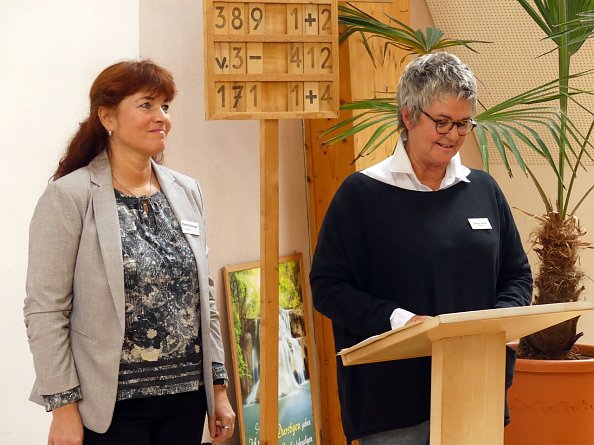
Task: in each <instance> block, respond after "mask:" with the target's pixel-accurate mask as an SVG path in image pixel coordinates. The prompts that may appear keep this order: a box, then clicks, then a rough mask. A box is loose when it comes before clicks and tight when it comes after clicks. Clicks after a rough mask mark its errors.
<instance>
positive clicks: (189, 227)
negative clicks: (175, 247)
mask: <svg viewBox="0 0 594 445" xmlns="http://www.w3.org/2000/svg"><path fill="white" fill-rule="evenodd" d="M180 223H181V229H182V232H184V233H187V234H189V235H200V226H199V225H198V223H197V222H194V221H188V220H186V219H182V220H181V221H180Z"/></svg>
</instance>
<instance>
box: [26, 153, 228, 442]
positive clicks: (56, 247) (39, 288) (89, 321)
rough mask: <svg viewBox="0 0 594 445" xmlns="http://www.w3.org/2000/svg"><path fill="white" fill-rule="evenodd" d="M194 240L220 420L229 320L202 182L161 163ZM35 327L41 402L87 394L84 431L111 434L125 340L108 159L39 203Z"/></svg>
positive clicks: (32, 253) (208, 379)
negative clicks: (219, 296)
mask: <svg viewBox="0 0 594 445" xmlns="http://www.w3.org/2000/svg"><path fill="white" fill-rule="evenodd" d="M153 168H154V171H155V173H156V175H157V178H158V179H159V183H160V184H161V189H162V191H163V193H164V194H165V196H166V197H167V199H168V201H169V204H170V205H171V208H172V209H173V212H174V214H175V216H176V217H177V219H178V221H181V220H187V221H193V222H197V223H198V224H199V227H200V234H199V235H190V234H186V239H187V240H188V243H189V244H190V247H191V249H192V251H193V252H194V256H195V257H196V264H197V267H198V276H199V279H200V321H201V334H202V354H203V376H204V380H205V388H206V398H207V402H208V414H209V416H212V415H214V390H213V382H212V362H213V361H215V362H219V363H224V352H223V342H222V338H221V329H220V324H219V314H218V311H217V308H216V305H215V300H214V287H213V282H212V280H211V279H210V277H209V273H208V249H207V247H206V242H205V228H204V212H203V207H202V193H201V191H200V187H199V185H198V183H197V182H196V181H195V180H193V179H191V178H189V177H187V176H184V175H182V174H179V173H176V172H174V171H172V170H169V169H168V168H166V167H163V166H160V165H157V164H155V163H153ZM26 290H27V297H26V298H25V307H24V315H25V324H26V326H27V336H28V338H29V345H30V349H31V352H32V354H33V361H34V365H35V373H36V380H35V384H34V387H33V391H32V393H31V400H32V401H34V402H36V403H40V404H42V403H43V399H42V397H41V396H42V395H50V394H57V393H60V392H63V391H66V390H68V389H71V388H74V387H76V386H78V385H80V386H81V389H82V394H83V400H82V401H80V402H79V405H78V407H79V410H80V414H81V416H82V420H83V423H84V425H85V426H86V427H87V428H89V429H91V430H93V431H96V432H99V433H103V432H105V431H106V430H107V428H108V427H109V425H110V423H111V418H112V415H113V410H114V405H115V402H116V390H117V385H118V370H119V365H120V354H121V351H122V343H123V340H124V326H125V323H124V268H123V263H122V246H121V239H120V227H119V220H118V213H117V206H116V201H115V196H114V192H113V187H112V179H111V166H110V164H109V158H108V157H107V152H106V151H103V152H102V153H101V154H99V155H98V156H97V157H95V159H93V160H92V161H91V163H90V164H89V165H88V166H87V167H83V168H81V169H78V170H76V171H75V172H72V173H71V174H69V175H66V176H64V177H62V178H60V179H59V180H57V181H54V182H52V183H51V184H50V185H49V186H48V187H47V189H46V190H45V192H44V193H43V195H42V196H41V198H40V199H39V202H38V204H37V207H36V208H35V212H34V215H33V219H32V221H31V227H30V234H29V265H28V270H27V284H26Z"/></svg>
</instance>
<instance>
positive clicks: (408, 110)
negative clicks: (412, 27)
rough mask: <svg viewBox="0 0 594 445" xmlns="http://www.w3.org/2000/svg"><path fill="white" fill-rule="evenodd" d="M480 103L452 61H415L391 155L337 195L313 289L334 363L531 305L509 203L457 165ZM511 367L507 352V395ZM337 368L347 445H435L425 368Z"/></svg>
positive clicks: (405, 80)
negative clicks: (406, 332)
mask: <svg viewBox="0 0 594 445" xmlns="http://www.w3.org/2000/svg"><path fill="white" fill-rule="evenodd" d="M476 95H477V88H476V80H475V77H474V75H473V73H472V71H471V70H470V68H468V66H466V65H465V64H464V63H462V62H461V61H460V59H458V58H457V57H456V56H454V55H451V54H448V53H434V54H428V55H425V56H421V57H418V58H417V59H415V60H414V61H412V62H411V63H410V64H409V65H408V66H407V67H406V68H405V71H404V73H403V75H402V77H401V79H400V83H399V86H398V93H397V100H398V105H399V116H398V119H399V126H400V128H401V130H402V132H401V136H400V139H399V141H398V144H397V146H396V149H395V151H394V154H393V155H392V156H390V157H389V158H387V159H386V160H384V161H382V162H380V163H378V164H376V165H374V166H372V167H370V168H367V169H365V170H363V171H361V172H358V173H354V174H353V175H351V176H349V177H348V178H347V179H346V180H345V181H344V183H343V184H342V185H341V187H340V188H339V190H338V191H337V192H336V195H335V196H334V199H333V201H332V203H331V204H330V207H329V208H328V212H327V213H326V216H325V218H324V222H323V224H322V227H321V230H320V235H319V238H318V244H317V248H316V252H315V256H314V260H313V265H312V270H311V274H310V280H311V286H312V291H313V301H314V305H315V307H316V309H317V310H318V311H320V312H321V313H322V314H324V315H326V316H327V317H329V318H330V319H331V320H332V323H333V329H334V340H335V347H336V350H337V351H339V350H340V349H343V348H347V347H350V346H352V345H354V344H356V343H358V342H360V341H362V340H364V339H365V338H368V337H370V336H372V335H377V334H380V333H382V332H385V331H387V330H390V329H394V328H398V327H402V326H404V325H406V324H408V323H413V322H416V321H422V320H424V319H427V318H429V317H431V316H435V315H438V314H444V313H451V312H462V311H469V310H481V309H490V308H502V307H511V306H524V305H528V304H530V300H531V295H532V276H531V272H530V266H529V264H528V260H527V258H526V254H525V252H524V249H523V247H522V243H521V240H520V237H519V234H518V231H517V228H516V226H515V223H514V220H513V217H512V213H511V211H510V208H509V206H508V204H507V202H506V200H505V197H504V196H503V193H502V192H501V190H500V188H499V187H498V185H497V184H496V183H495V181H494V180H493V178H491V176H489V175H488V174H487V173H485V172H482V171H479V170H472V169H469V168H467V167H465V166H463V165H462V163H461V160H460V155H459V154H458V151H459V150H460V147H461V146H462V144H463V142H464V140H465V139H466V136H467V135H468V134H469V133H470V132H471V131H472V130H473V128H474V127H475V125H476V124H475V121H474V120H473V118H472V116H473V115H474V113H475V106H476ZM513 365H514V355H513V352H511V351H508V364H507V372H506V380H507V382H506V383H507V384H508V385H509V384H511V377H512V375H513ZM337 368H338V386H339V396H340V404H341V412H342V424H343V428H344V431H345V434H346V436H347V439H348V440H349V441H351V440H354V439H359V443H360V444H361V445H376V444H397V445H425V444H426V443H428V440H429V411H430V393H431V388H430V382H431V361H430V359H429V358H418V359H411V360H401V361H391V362H384V363H375V364H369V365H359V366H349V367H344V366H343V365H342V363H341V361H340V360H337ZM507 421H509V419H508V418H507V416H506V422H507Z"/></svg>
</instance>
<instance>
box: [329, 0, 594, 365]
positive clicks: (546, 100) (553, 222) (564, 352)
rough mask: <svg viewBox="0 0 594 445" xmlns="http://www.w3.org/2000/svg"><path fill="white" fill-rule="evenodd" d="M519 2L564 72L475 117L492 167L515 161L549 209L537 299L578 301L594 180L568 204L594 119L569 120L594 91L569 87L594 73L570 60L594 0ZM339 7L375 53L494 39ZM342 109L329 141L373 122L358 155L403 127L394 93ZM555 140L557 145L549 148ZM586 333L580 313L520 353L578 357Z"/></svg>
mask: <svg viewBox="0 0 594 445" xmlns="http://www.w3.org/2000/svg"><path fill="white" fill-rule="evenodd" d="M516 1H517V2H518V3H519V4H520V5H521V6H522V8H524V10H525V11H526V12H527V13H528V14H529V15H530V17H531V18H532V19H533V20H534V21H535V22H536V23H537V24H538V26H539V27H540V28H541V29H542V30H543V31H544V32H545V34H546V37H547V38H549V39H552V40H553V41H554V42H555V44H556V52H557V54H558V61H559V77H558V78H557V79H555V80H552V81H550V82H547V83H545V84H544V85H540V86H537V87H535V88H533V89H531V90H529V91H526V92H524V93H521V94H518V95H517V96H514V97H512V98H510V99H507V100H505V101H503V102H501V103H499V104H497V105H495V106H493V107H491V108H488V109H487V108H486V107H484V106H483V104H482V103H480V102H479V104H480V106H481V107H482V108H483V110H482V111H481V112H480V113H479V114H478V115H477V116H476V118H475V120H476V121H477V128H476V136H477V141H478V145H479V149H480V152H481V156H482V159H483V162H484V166H485V169H486V170H487V171H488V170H489V159H490V156H491V152H493V151H495V152H497V154H498V156H499V157H500V158H501V160H502V162H503V165H504V166H505V168H506V169H507V171H508V173H509V175H510V176H512V168H511V165H510V159H509V158H510V157H512V158H513V159H515V161H516V162H517V164H518V166H519V168H520V169H521V171H522V172H523V173H524V174H526V175H528V176H529V177H530V178H531V179H532V181H533V182H534V184H535V187H536V189H537V190H538V192H539V195H540V197H541V198H542V201H543V204H544V207H545V212H544V214H543V215H541V216H535V218H536V219H537V221H538V223H539V225H538V227H537V229H536V230H535V232H534V233H533V235H532V242H533V243H534V250H535V252H536V254H537V256H538V257H539V260H540V271H539V273H538V276H537V277H536V280H535V304H547V303H558V302H571V301H577V300H578V299H579V298H580V293H581V292H582V290H583V286H582V285H581V279H582V278H583V273H582V272H581V271H580V270H579V269H578V268H577V260H578V258H579V252H580V250H581V249H583V248H584V247H587V246H588V245H589V244H588V243H586V242H584V241H583V240H582V236H583V234H584V233H585V231H584V230H583V229H582V227H581V226H580V224H579V220H578V219H577V218H576V217H575V212H576V211H577V209H578V208H579V206H580V205H581V204H582V203H583V202H584V200H585V198H586V197H587V196H588V195H589V194H590V192H592V190H594V185H593V186H592V187H590V188H589V189H588V190H587V191H586V192H585V193H584V194H583V195H582V196H581V197H579V199H578V200H577V204H575V205H574V207H573V208H571V209H570V208H569V205H570V202H571V201H570V198H573V196H572V191H573V186H574V184H575V180H576V177H577V173H578V171H579V170H580V169H582V168H583V162H582V161H583V160H585V159H586V158H590V159H591V155H590V153H589V149H590V148H591V147H592V144H590V142H589V139H590V136H591V135H592V132H593V128H594V121H593V122H592V125H590V128H589V130H588V132H587V133H586V134H585V135H584V134H583V133H582V132H580V131H579V129H578V128H577V127H576V126H575V125H574V123H573V121H572V120H571V119H570V116H569V113H568V108H569V107H568V104H569V103H570V102H573V103H575V104H577V105H578V106H580V104H579V101H578V99H579V95H583V94H592V92H590V91H584V90H581V89H577V88H573V87H571V85H570V81H571V80H572V79H575V78H577V77H581V76H585V75H588V74H590V73H589V72H585V73H576V74H571V72H570V62H571V58H572V56H573V55H575V54H576V53H577V52H578V51H579V49H580V48H581V47H582V45H583V43H584V42H585V41H586V40H587V39H588V38H590V37H592V35H594V31H593V29H594V0H532V1H528V0H516ZM339 12H340V15H339V22H340V23H341V24H342V25H343V26H344V31H343V34H342V40H344V39H346V38H347V37H349V36H350V35H352V34H354V33H360V34H361V35H362V36H363V42H364V45H365V47H366V48H367V51H368V53H369V54H370V56H371V57H372V59H373V55H372V53H371V49H370V47H369V44H368V41H369V39H371V38H382V39H385V44H384V54H385V51H386V50H387V48H388V47H389V46H395V47H398V48H400V49H404V50H405V51H406V52H407V53H408V54H407V55H412V54H426V53H429V52H431V51H435V50H440V49H444V48H448V47H453V46H463V47H466V48H468V49H470V50H471V51H474V49H473V48H472V47H471V45H472V44H475V43H488V42H483V41H474V40H473V41H469V40H451V39H446V38H444V36H443V32H442V31H441V30H439V29H437V28H428V29H427V30H426V32H425V33H423V32H422V31H420V30H416V31H415V30H413V29H412V28H410V27H408V26H407V25H405V24H403V23H401V22H399V21H398V20H396V19H394V18H393V17H389V16H387V19H388V21H389V22H390V24H384V23H382V22H380V21H379V20H377V19H375V18H374V17H372V16H370V15H368V14H366V13H365V12H363V11H361V10H360V9H357V8H356V7H353V6H342V7H340V9H339ZM374 63H375V60H374ZM341 108H342V109H344V110H351V111H353V112H354V115H353V117H352V118H349V119H346V120H344V121H342V122H339V123H338V124H336V125H334V126H333V127H332V128H330V129H329V130H328V131H327V134H328V135H330V134H332V135H333V137H331V138H330V139H329V140H328V142H329V143H333V142H336V141H338V140H341V139H343V138H345V137H348V136H351V135H354V134H357V133H359V132H361V131H363V130H366V129H368V128H373V132H372V133H371V136H370V137H369V139H368V140H367V142H366V144H365V145H364V146H363V148H362V149H361V150H360V152H359V154H358V157H360V156H363V155H366V154H369V153H371V152H372V151H374V150H375V149H377V148H378V147H380V146H381V145H382V144H383V143H384V142H386V141H387V140H388V139H389V138H390V137H391V136H393V135H394V134H395V133H396V132H397V131H398V130H397V124H398V122H397V116H398V104H397V103H396V101H395V99H394V95H392V97H388V98H385V97H382V98H372V99H365V100H358V101H355V102H352V103H350V104H346V105H344V106H342V107H341ZM582 108H583V109H584V110H585V111H587V112H588V113H590V114H591V115H592V113H591V112H589V111H588V110H587V109H585V107H582ZM542 135H545V136H542ZM550 141H552V146H553V147H554V149H551V148H549V147H550V145H551V142H550ZM522 144H523V145H525V146H527V147H529V149H531V150H532V151H534V152H535V153H537V154H538V155H539V156H541V157H542V158H544V159H545V160H546V163H547V165H549V166H550V168H551V171H552V173H553V174H554V175H555V178H556V182H557V187H556V198H555V199H554V200H553V201H552V200H551V199H550V198H549V197H548V196H547V194H546V193H545V191H544V189H543V187H542V185H541V183H540V181H539V179H538V178H537V177H536V175H535V174H534V173H533V172H532V170H531V169H530V168H529V167H528V165H526V163H525V161H524V159H523V158H522V153H521V151H520V149H519V146H520V145H522ZM580 336H581V334H578V333H577V319H574V320H571V321H569V322H566V323H563V324H561V325H558V326H555V327H552V328H549V329H546V330H544V331H541V332H538V333H536V334H533V335H531V336H529V337H526V338H524V339H522V340H521V342H520V345H519V350H518V351H519V354H520V356H523V357H527V358H548V359H567V358H573V355H572V353H571V350H572V347H573V345H574V344H575V342H576V340H577V339H578V338H579V337H580Z"/></svg>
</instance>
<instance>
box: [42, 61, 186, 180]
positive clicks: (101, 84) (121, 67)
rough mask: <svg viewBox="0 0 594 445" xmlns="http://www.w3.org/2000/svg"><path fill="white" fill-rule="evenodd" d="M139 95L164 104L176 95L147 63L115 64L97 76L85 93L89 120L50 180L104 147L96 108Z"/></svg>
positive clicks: (168, 79) (168, 78)
mask: <svg viewBox="0 0 594 445" xmlns="http://www.w3.org/2000/svg"><path fill="white" fill-rule="evenodd" d="M139 91H147V92H149V93H151V94H156V95H162V96H164V97H165V100H167V101H171V100H173V98H174V97H175V95H176V93H177V90H176V87H175V82H174V80H173V76H172V75H171V73H170V72H169V71H168V70H166V69H165V68H163V67H162V66H159V65H157V64H156V63H154V62H153V61H151V60H149V59H141V60H127V61H123V62H119V63H116V64H114V65H111V66H109V67H107V68H105V69H104V70H103V71H102V72H101V74H99V75H98V76H97V78H96V79H95V81H94V82H93V85H92V86H91V91H90V92H89V102H90V108H89V117H88V118H86V119H85V120H84V121H83V122H81V123H80V124H79V128H78V131H77V132H76V134H75V135H74V136H73V137H72V139H71V140H70V142H69V144H68V146H67V147H66V150H65V152H64V155H63V156H62V159H60V162H59V163H58V168H57V169H56V172H55V173H54V174H53V176H52V180H54V181H55V180H56V179H59V178H61V177H62V176H65V175H67V174H68V173H70V172H73V171H74V170H76V169H78V168H81V167H84V166H86V165H89V162H91V160H92V159H93V158H94V157H95V156H97V155H98V154H99V153H100V152H101V150H103V149H105V148H106V147H107V145H108V137H109V136H108V134H107V130H105V128H104V127H103V125H102V124H101V121H100V120H99V113H98V111H99V107H108V108H116V107H117V106H118V105H119V103H120V102H121V101H122V100H123V99H125V98H126V97H128V96H131V95H132V94H135V93H138V92H139Z"/></svg>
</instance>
